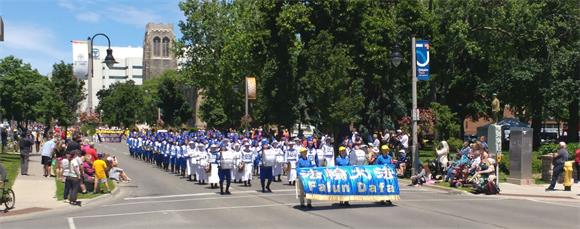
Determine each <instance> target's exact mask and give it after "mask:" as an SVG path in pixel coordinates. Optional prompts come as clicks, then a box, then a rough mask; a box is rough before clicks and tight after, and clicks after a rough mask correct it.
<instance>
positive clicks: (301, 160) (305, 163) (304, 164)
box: [296, 155, 315, 168]
mask: <svg viewBox="0 0 580 229" xmlns="http://www.w3.org/2000/svg"><path fill="white" fill-rule="evenodd" d="M308 167H315V166H314V164H312V161H311V160H308V158H307V157H303V156H302V155H300V157H298V162H296V168H308Z"/></svg>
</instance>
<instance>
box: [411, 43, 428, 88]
mask: <svg viewBox="0 0 580 229" xmlns="http://www.w3.org/2000/svg"><path fill="white" fill-rule="evenodd" d="M415 53H416V54H417V80H429V71H430V70H431V68H430V67H429V41H426V40H418V41H417V43H416V44H415Z"/></svg>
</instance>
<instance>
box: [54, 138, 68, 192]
mask: <svg viewBox="0 0 580 229" xmlns="http://www.w3.org/2000/svg"><path fill="white" fill-rule="evenodd" d="M54 139H55V140H56V147H55V148H54V157H55V163H54V164H55V165H56V166H55V167H56V179H57V180H61V181H64V178H63V176H62V175H63V167H62V160H63V159H64V158H66V154H65V151H66V145H65V144H64V142H63V141H62V140H61V139H60V137H59V135H58V134H55V135H54Z"/></svg>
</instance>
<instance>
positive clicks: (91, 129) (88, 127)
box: [81, 123, 97, 136]
mask: <svg viewBox="0 0 580 229" xmlns="http://www.w3.org/2000/svg"><path fill="white" fill-rule="evenodd" d="M81 133H82V134H83V135H85V136H93V135H94V134H95V133H97V130H96V128H95V126H94V124H91V123H86V124H83V125H82V126H81Z"/></svg>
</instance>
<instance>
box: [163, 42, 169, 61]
mask: <svg viewBox="0 0 580 229" xmlns="http://www.w3.org/2000/svg"><path fill="white" fill-rule="evenodd" d="M162 51H163V57H169V38H167V37H164V38H163V50H162Z"/></svg>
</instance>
